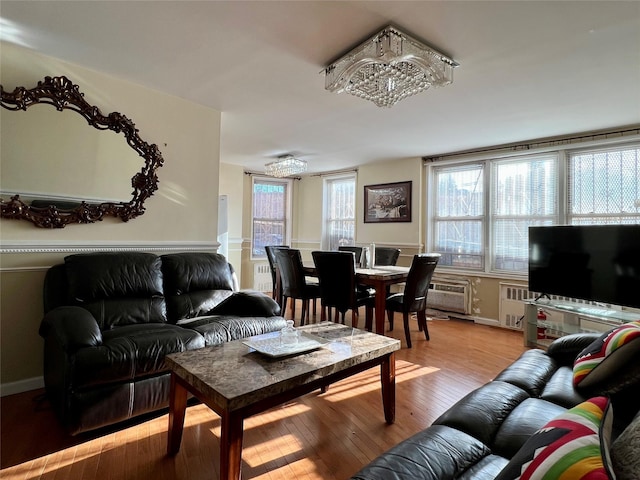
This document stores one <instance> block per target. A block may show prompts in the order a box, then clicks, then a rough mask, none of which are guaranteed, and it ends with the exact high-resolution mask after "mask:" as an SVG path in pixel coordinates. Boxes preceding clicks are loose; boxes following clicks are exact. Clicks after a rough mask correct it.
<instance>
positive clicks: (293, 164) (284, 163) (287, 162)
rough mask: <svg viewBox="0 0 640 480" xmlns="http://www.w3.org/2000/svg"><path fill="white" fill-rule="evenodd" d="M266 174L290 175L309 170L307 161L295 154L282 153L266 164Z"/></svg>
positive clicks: (274, 175)
mask: <svg viewBox="0 0 640 480" xmlns="http://www.w3.org/2000/svg"><path fill="white" fill-rule="evenodd" d="M265 169H266V174H267V175H270V176H272V177H278V178H282V177H290V176H291V175H297V174H298V173H302V172H306V171H307V161H306V160H300V159H299V158H296V157H294V156H293V155H282V156H280V157H278V160H277V161H275V162H271V163H267V164H266V165H265Z"/></svg>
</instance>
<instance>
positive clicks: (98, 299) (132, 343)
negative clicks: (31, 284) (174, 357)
mask: <svg viewBox="0 0 640 480" xmlns="http://www.w3.org/2000/svg"><path fill="white" fill-rule="evenodd" d="M44 309H45V316H44V318H43V320H42V323H41V326H40V335H41V336H42V337H43V338H44V340H45V342H44V380H45V388H46V393H47V397H48V398H49V400H50V401H51V404H52V406H53V409H54V410H55V412H56V414H57V416H58V417H59V418H60V420H61V421H62V423H63V425H64V426H65V427H66V429H67V431H68V432H69V433H71V434H77V433H80V432H84V431H88V430H93V429H96V428H99V427H103V426H106V425H110V424H114V423H117V422H120V421H123V420H127V419H129V418H132V417H135V416H138V415H141V414H144V413H147V412H152V411H155V410H158V409H161V408H164V407H167V406H168V398H169V372H168V370H167V367H166V365H165V361H164V358H165V356H166V355H167V354H169V353H175V352H181V351H184V350H193V349H197V348H202V347H205V346H208V345H216V344H220V343H222V342H226V341H230V340H235V339H239V338H244V337H248V336H251V335H258V334H261V333H266V332H271V331H277V330H280V329H282V328H283V327H284V326H285V325H286V322H285V320H284V318H282V317H281V316H280V307H279V306H278V305H277V304H276V303H275V302H274V301H273V300H272V299H271V298H270V297H269V296H267V295H264V294H262V293H258V292H239V291H238V283H237V279H236V277H235V274H234V271H233V267H232V266H231V265H230V264H229V263H228V262H227V260H226V259H225V257H224V256H222V255H218V254H211V253H178V254H168V255H162V256H157V255H154V254H150V253H139V252H113V253H91V254H79V255H70V256H68V257H66V258H65V263H64V264H60V265H55V266H53V267H52V268H51V269H49V270H48V272H47V274H46V277H45V282H44Z"/></svg>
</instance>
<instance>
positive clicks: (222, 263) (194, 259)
mask: <svg viewBox="0 0 640 480" xmlns="http://www.w3.org/2000/svg"><path fill="white" fill-rule="evenodd" d="M160 258H161V259H162V273H163V283H164V294H165V298H166V302H167V313H168V317H169V322H171V323H177V322H178V321H180V320H183V319H185V318H195V317H199V316H202V315H206V314H207V313H208V312H209V311H210V310H211V309H212V308H214V307H215V306H216V305H218V304H219V303H220V302H222V301H223V300H224V299H226V298H227V297H229V296H230V295H231V294H232V293H233V291H234V290H237V282H236V281H235V279H234V278H235V274H234V272H233V269H232V267H231V265H230V264H229V263H228V262H227V259H226V258H225V257H224V256H223V255H220V254H217V253H203V252H187V253H171V254H168V255H162V256H161V257H160Z"/></svg>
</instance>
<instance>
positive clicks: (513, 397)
mask: <svg viewBox="0 0 640 480" xmlns="http://www.w3.org/2000/svg"><path fill="white" fill-rule="evenodd" d="M527 398H529V395H527V392H525V391H524V390H522V389H521V388H519V387H516V386H515V385H511V384H509V383H505V382H497V381H494V382H491V383H487V384H486V385H483V386H482V387H480V388H478V389H476V390H474V391H473V392H471V393H469V394H467V395H466V396H465V397H464V398H462V399H461V400H459V401H458V402H457V403H456V404H455V405H453V406H452V407H451V408H450V409H449V410H447V411H446V412H444V413H443V414H442V415H441V416H440V417H439V418H437V419H436V421H435V422H434V424H442V425H447V426H449V427H452V428H456V429H458V430H461V431H463V432H465V433H467V434H469V435H471V436H472V437H474V438H477V439H478V440H480V441H481V442H482V443H484V444H485V445H489V446H490V445H491V444H492V442H493V439H494V438H495V435H496V433H497V431H498V429H499V428H500V425H502V422H504V420H505V419H506V418H507V417H508V416H509V414H510V413H511V412H512V411H513V409H514V408H516V406H518V405H519V404H520V403H521V402H523V401H524V400H526V399H527Z"/></svg>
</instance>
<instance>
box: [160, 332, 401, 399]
mask: <svg viewBox="0 0 640 480" xmlns="http://www.w3.org/2000/svg"><path fill="white" fill-rule="evenodd" d="M297 330H300V331H303V332H307V333H310V334H312V335H315V336H318V337H322V338H324V339H326V340H329V343H327V344H326V345H324V346H322V347H321V348H318V349H316V350H313V351H310V352H306V353H300V354H297V355H292V356H287V357H278V358H272V357H269V356H266V355H264V354H262V353H260V352H257V351H255V350H254V349H252V348H250V347H248V346H247V345H245V344H244V343H242V342H243V340H235V341H232V342H227V343H224V344H222V345H218V346H215V347H205V348H202V349H198V350H190V351H186V352H181V353H174V354H170V355H167V357H166V361H167V365H168V366H169V368H170V369H171V370H172V371H173V372H174V373H175V374H176V375H178V376H179V377H180V378H181V379H182V380H183V381H185V382H186V383H188V384H189V385H191V386H193V387H194V388H196V389H197V390H198V391H199V392H200V393H201V394H202V395H203V397H204V398H201V400H203V401H205V403H210V402H213V403H214V404H215V405H217V406H219V407H220V408H223V409H225V410H226V411H233V410H236V409H240V408H244V407H246V406H248V405H252V404H255V403H258V402H260V401H261V400H264V399H266V398H269V397H272V396H275V395H277V394H279V393H283V392H286V391H288V390H290V389H292V388H294V387H296V386H299V385H304V384H307V383H311V382H313V381H315V380H318V379H321V378H324V377H326V376H328V375H331V374H334V373H336V372H340V371H342V370H345V369H347V368H349V367H353V366H355V365H359V364H362V363H365V362H367V361H369V360H374V359H376V358H380V357H382V356H384V355H388V354H391V353H393V352H394V351H396V350H399V349H400V341H399V340H397V339H395V338H390V337H385V336H383V335H377V334H375V333H370V332H366V331H364V330H359V329H354V328H351V327H347V326H344V325H340V324H336V323H332V322H322V323H318V324H312V325H306V326H304V327H299V328H297ZM267 335H268V334H267ZM259 337H261V336H256V337H250V339H257V338H259ZM210 406H211V405H210Z"/></svg>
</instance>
